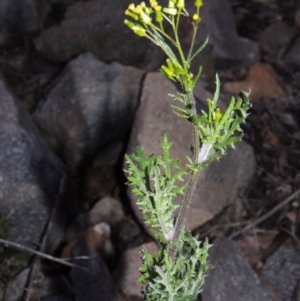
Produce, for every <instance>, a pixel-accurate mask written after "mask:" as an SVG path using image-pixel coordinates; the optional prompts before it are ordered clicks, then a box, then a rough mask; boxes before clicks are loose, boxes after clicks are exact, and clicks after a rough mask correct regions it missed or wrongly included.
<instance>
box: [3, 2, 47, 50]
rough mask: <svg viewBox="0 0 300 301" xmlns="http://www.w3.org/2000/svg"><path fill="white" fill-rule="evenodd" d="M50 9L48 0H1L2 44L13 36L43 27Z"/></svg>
mask: <svg viewBox="0 0 300 301" xmlns="http://www.w3.org/2000/svg"><path fill="white" fill-rule="evenodd" d="M48 10H49V6H48V2H47V1H46V0H22V1H19V0H1V2H0V46H3V45H4V44H5V43H6V42H7V41H8V40H9V38H11V37H15V36H18V35H22V34H24V33H29V32H33V31H36V30H40V29H42V28H43V25H44V21H45V19H46V16H47V13H48Z"/></svg>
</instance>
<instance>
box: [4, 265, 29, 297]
mask: <svg viewBox="0 0 300 301" xmlns="http://www.w3.org/2000/svg"><path fill="white" fill-rule="evenodd" d="M28 274H29V268H27V269H24V270H23V271H22V272H20V273H19V274H18V275H17V276H16V278H15V279H13V280H12V281H11V282H10V283H9V285H8V287H7V290H6V293H5V298H3V295H2V294H3V292H2V288H1V289H0V298H1V300H5V301H16V300H21V298H22V296H23V293H24V288H25V285H26V283H27V279H28Z"/></svg>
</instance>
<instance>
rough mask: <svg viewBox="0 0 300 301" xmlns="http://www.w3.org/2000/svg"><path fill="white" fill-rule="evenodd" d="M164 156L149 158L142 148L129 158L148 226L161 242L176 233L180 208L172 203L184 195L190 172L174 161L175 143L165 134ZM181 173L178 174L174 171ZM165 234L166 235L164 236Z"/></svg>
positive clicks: (132, 180)
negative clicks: (175, 220) (186, 177)
mask: <svg viewBox="0 0 300 301" xmlns="http://www.w3.org/2000/svg"><path fill="white" fill-rule="evenodd" d="M160 145H161V148H162V153H163V155H162V156H157V155H155V154H152V155H151V156H150V157H149V158H148V159H147V158H146V157H145V153H144V150H143V149H142V148H141V147H137V148H136V152H135V154H133V155H130V156H127V155H126V157H125V159H126V163H127V164H128V169H127V170H126V172H127V174H128V177H127V178H128V181H129V183H130V185H131V186H132V192H133V193H134V194H135V195H136V197H137V204H138V205H139V207H140V209H141V211H142V215H143V218H144V220H145V223H146V224H147V225H149V226H150V227H151V230H152V232H153V234H154V235H155V236H156V237H157V238H158V239H159V240H161V241H165V240H166V239H168V238H169V237H170V235H171V233H172V230H173V219H174V216H173V215H174V212H175V210H176V209H177V208H178V205H175V204H173V203H172V201H173V200H174V199H175V198H176V197H177V196H178V195H179V194H183V192H184V188H185V186H186V185H185V184H183V185H178V182H179V181H181V182H182V181H183V176H184V175H186V174H187V172H186V171H184V170H180V166H179V160H173V159H171V158H170V148H171V143H170V142H169V141H168V137H167V135H166V134H165V135H164V136H163V139H162V141H161V144H160ZM176 170H179V171H177V172H174V171H176ZM161 234H163V235H161Z"/></svg>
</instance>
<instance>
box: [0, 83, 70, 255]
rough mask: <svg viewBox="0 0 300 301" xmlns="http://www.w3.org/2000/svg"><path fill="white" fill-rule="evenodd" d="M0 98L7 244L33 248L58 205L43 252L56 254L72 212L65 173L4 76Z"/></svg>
mask: <svg viewBox="0 0 300 301" xmlns="http://www.w3.org/2000/svg"><path fill="white" fill-rule="evenodd" d="M0 95H1V96H0V103H1V110H0V128H1V131H0V178H1V179H2V183H1V185H0V216H2V217H6V219H7V223H8V225H9V230H8V232H9V238H8V239H9V240H11V241H14V242H18V243H21V244H25V245H29V246H30V247H32V246H37V245H39V244H40V239H41V236H42V234H43V232H44V230H45V227H46V225H47V223H48V220H49V218H50V215H51V214H52V211H53V209H54V207H55V206H57V210H56V213H55V216H54V219H53V221H52V228H51V230H50V231H49V232H48V233H47V239H48V240H47V247H46V250H44V251H48V252H52V251H53V250H54V249H55V248H56V247H58V245H59V244H60V243H61V241H62V239H63V237H64V231H65V227H66V225H67V224H68V223H69V222H70V216H71V215H72V214H73V212H72V208H71V205H69V204H70V202H69V199H68V198H69V196H68V195H66V194H67V193H68V192H69V187H68V186H67V183H68V178H67V174H66V170H65V167H64V165H63V164H62V162H61V161H60V160H59V159H58V158H57V157H56V156H55V154H54V153H52V151H51V150H50V149H49V147H48V146H47V144H46V143H45V142H44V140H43V138H42V136H41V135H40V133H39V131H38V129H37V128H36V126H35V124H34V122H33V121H32V120H31V117H30V115H29V113H28V112H27V111H26V109H25V108H24V107H23V106H22V104H20V103H19V101H18V100H17V99H15V98H14V97H13V96H12V95H11V94H10V92H9V90H8V89H7V87H6V85H5V83H4V80H3V79H2V78H1V77H0ZM64 190H66V193H64V195H63V194H62V191H64ZM57 202H59V203H57Z"/></svg>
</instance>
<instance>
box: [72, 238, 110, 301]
mask: <svg viewBox="0 0 300 301" xmlns="http://www.w3.org/2000/svg"><path fill="white" fill-rule="evenodd" d="M73 256H74V257H75V258H76V257H80V256H86V257H88V258H90V259H89V260H87V259H74V260H73V263H74V264H76V265H78V266H80V267H82V268H84V269H85V270H83V269H79V268H76V267H74V268H72V270H71V273H70V275H71V279H72V283H73V285H74V290H75V295H76V300H78V301H99V300H101V301H114V300H115V299H114V298H115V291H114V285H113V281H112V277H111V275H110V273H109V270H108V268H107V266H106V265H105V263H104V261H103V260H102V258H101V257H100V256H99V255H98V254H97V253H96V252H95V251H94V250H93V249H91V248H90V247H89V246H88V245H87V244H86V243H84V242H78V243H77V245H76V246H75V247H74V249H73Z"/></svg>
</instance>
